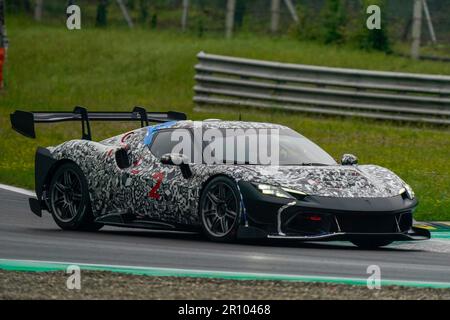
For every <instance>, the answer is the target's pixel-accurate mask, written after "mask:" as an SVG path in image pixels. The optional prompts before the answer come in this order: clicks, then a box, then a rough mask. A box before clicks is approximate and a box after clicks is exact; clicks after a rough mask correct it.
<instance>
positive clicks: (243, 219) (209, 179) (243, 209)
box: [197, 172, 247, 224]
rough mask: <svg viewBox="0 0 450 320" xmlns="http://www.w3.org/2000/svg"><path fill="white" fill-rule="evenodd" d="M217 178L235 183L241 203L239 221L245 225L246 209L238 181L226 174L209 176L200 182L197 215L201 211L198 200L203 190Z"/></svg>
mask: <svg viewBox="0 0 450 320" xmlns="http://www.w3.org/2000/svg"><path fill="white" fill-rule="evenodd" d="M218 177H224V178H228V179H230V180H232V181H234V182H235V183H236V187H237V189H238V192H239V197H240V203H241V210H242V212H241V221H240V223H241V224H242V223H246V221H247V213H246V209H245V204H244V200H243V195H242V193H241V189H240V188H239V183H238V182H239V181H238V179H236V178H235V177H233V176H231V175H228V174H226V173H223V172H220V173H215V174H213V175H211V176H209V177H208V178H207V179H206V180H205V181H203V182H202V184H201V187H200V190H199V194H198V204H199V205H198V206H197V214H198V216H199V217H200V210H201V206H200V199H201V197H202V194H203V191H204V190H205V187H206V186H207V185H208V183H209V182H211V181H212V180H213V179H215V178H218Z"/></svg>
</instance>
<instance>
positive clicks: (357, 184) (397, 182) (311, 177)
mask: <svg viewBox="0 0 450 320" xmlns="http://www.w3.org/2000/svg"><path fill="white" fill-rule="evenodd" d="M243 167H245V169H246V170H243V171H242V172H241V177H240V178H241V179H244V180H246V181H248V182H254V183H263V184H270V185H275V186H279V187H285V188H289V189H294V190H298V191H302V192H304V193H306V194H308V195H316V196H324V197H342V198H356V197H358V198H384V197H393V196H396V195H398V194H400V191H401V190H402V189H403V188H409V186H407V184H406V183H405V182H404V181H403V180H402V179H400V178H399V177H398V176H397V175H396V174H394V173H393V172H392V171H390V170H388V169H386V168H383V167H380V166H375V165H359V166H342V165H336V166H243Z"/></svg>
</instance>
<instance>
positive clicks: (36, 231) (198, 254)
mask: <svg viewBox="0 0 450 320" xmlns="http://www.w3.org/2000/svg"><path fill="white" fill-rule="evenodd" d="M27 198H28V196H26V195H23V194H19V193H16V192H11V191H6V190H1V189H0V259H20V260H38V261H61V262H62V261H64V262H72V263H87V264H105V265H126V266H136V267H154V268H155V267H156V268H176V269H192V270H210V271H217V272H223V271H226V272H230V271H231V272H242V273H246V272H247V273H264V274H276V275H299V276H317V277H341V278H361V279H365V278H367V277H368V274H367V267H368V266H369V265H378V266H379V267H380V269H381V276H382V279H390V280H406V281H418V282H445V283H450V239H447V240H446V239H432V240H429V241H424V242H414V243H402V244H398V243H396V244H393V245H391V246H389V247H387V248H386V249H381V250H375V251H370V250H360V249H358V248H356V247H354V246H352V245H351V244H347V243H342V242H333V243H293V242H284V241H278V242H275V243H274V242H273V241H271V242H258V243H237V244H222V243H212V242H210V241H208V240H206V239H204V238H203V237H202V236H199V235H196V234H188V233H167V232H154V231H147V230H137V229H123V228H113V227H105V228H103V229H102V230H101V231H99V232H96V233H85V232H71V231H62V230H60V229H59V228H58V227H57V226H56V224H55V223H54V222H53V220H52V218H51V216H50V215H48V214H44V215H43V217H42V218H38V217H37V216H35V215H33V214H32V213H31V212H30V210H29V208H28V201H27Z"/></svg>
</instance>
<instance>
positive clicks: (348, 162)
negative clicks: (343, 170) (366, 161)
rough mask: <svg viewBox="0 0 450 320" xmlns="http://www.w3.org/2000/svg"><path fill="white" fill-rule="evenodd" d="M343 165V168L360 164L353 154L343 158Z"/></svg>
mask: <svg viewBox="0 0 450 320" xmlns="http://www.w3.org/2000/svg"><path fill="white" fill-rule="evenodd" d="M341 164H342V165H343V166H352V165H355V164H358V157H356V156H355V155H353V154H348V153H346V154H344V155H343V156H342V158H341Z"/></svg>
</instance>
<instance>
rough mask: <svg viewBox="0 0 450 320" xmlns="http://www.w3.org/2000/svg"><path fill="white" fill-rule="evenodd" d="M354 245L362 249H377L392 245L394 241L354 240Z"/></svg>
mask: <svg viewBox="0 0 450 320" xmlns="http://www.w3.org/2000/svg"><path fill="white" fill-rule="evenodd" d="M352 243H353V244H354V245H355V246H358V247H359V248H361V249H377V248H380V247H384V246H387V245H390V244H391V243H392V241H389V240H354V241H352Z"/></svg>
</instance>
